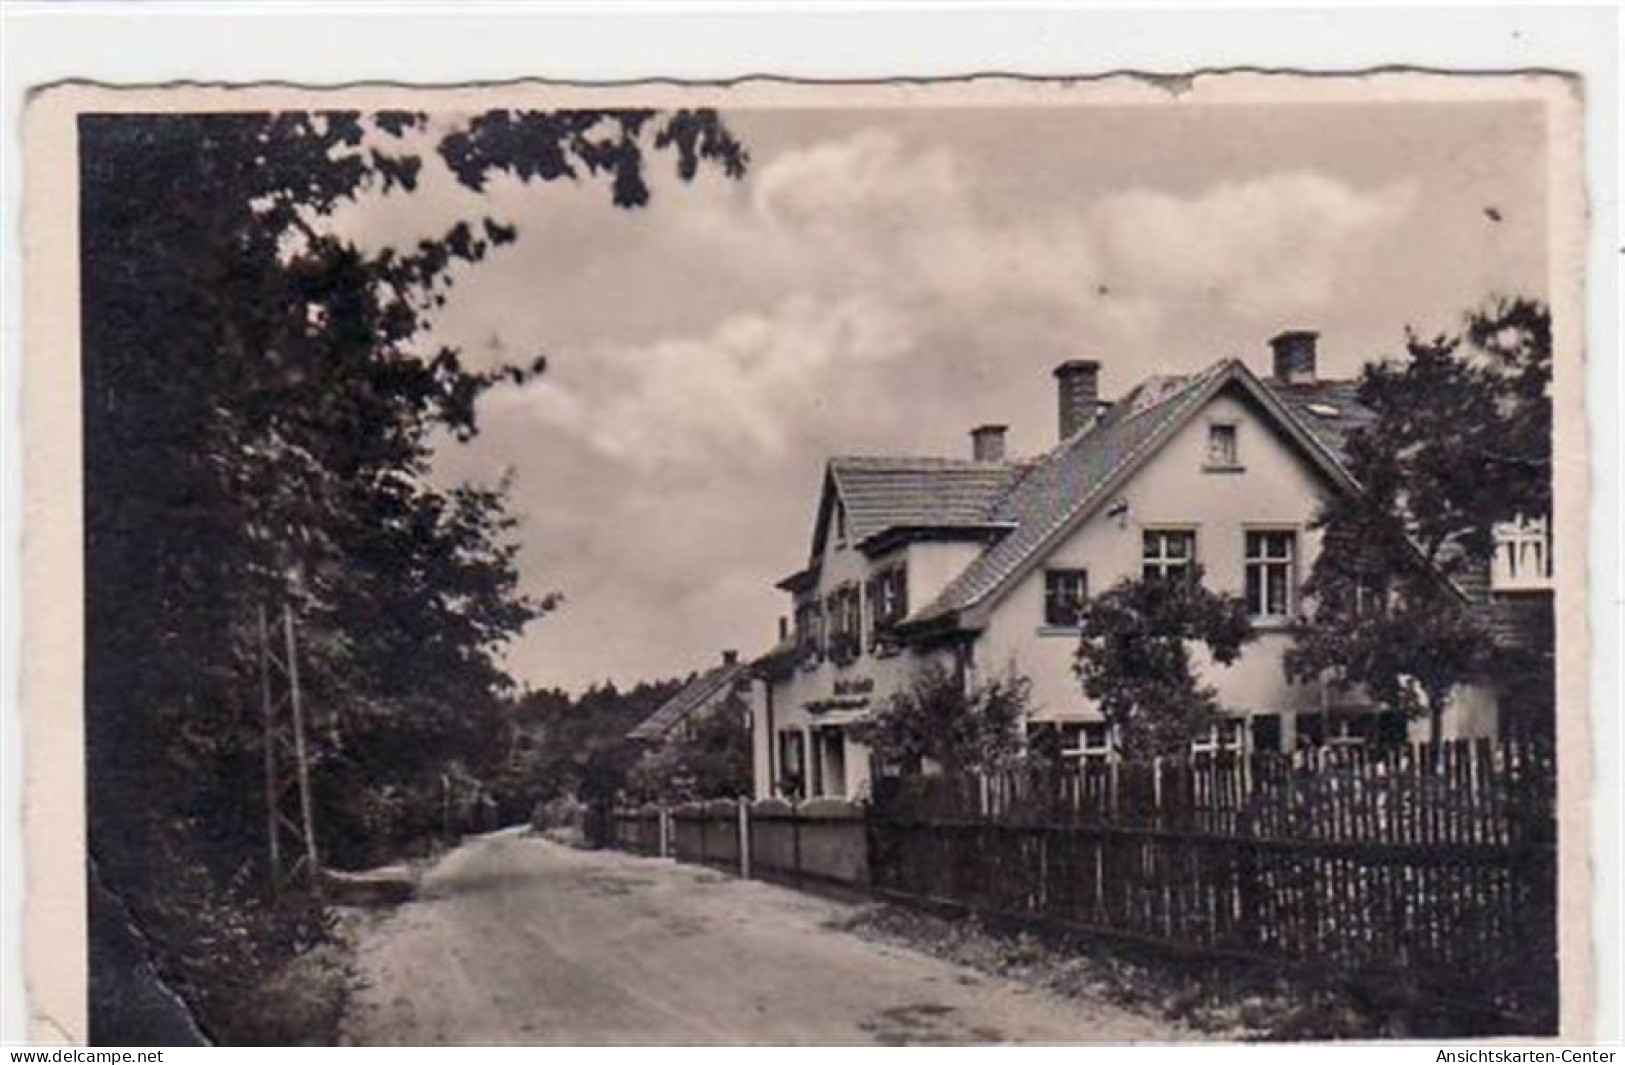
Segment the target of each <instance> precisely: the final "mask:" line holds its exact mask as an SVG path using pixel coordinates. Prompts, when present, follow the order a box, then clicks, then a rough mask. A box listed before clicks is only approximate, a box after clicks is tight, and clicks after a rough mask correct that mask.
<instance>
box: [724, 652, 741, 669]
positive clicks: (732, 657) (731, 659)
mask: <svg viewBox="0 0 1625 1065" xmlns="http://www.w3.org/2000/svg"><path fill="white" fill-rule="evenodd" d="M722 664H723V665H725V666H736V665H738V664H739V652H738V651H724V652H722Z"/></svg>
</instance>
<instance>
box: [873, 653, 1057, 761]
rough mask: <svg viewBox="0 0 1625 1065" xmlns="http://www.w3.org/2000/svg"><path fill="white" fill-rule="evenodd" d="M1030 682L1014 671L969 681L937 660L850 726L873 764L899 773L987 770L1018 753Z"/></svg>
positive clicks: (916, 672) (1029, 694)
mask: <svg viewBox="0 0 1625 1065" xmlns="http://www.w3.org/2000/svg"><path fill="white" fill-rule="evenodd" d="M1031 691H1032V683H1031V682H1030V681H1029V680H1028V679H1027V678H1026V677H1023V676H1021V675H1020V674H1019V673H1017V672H1016V670H1015V668H1014V667H1013V666H1012V667H1010V668H1007V669H1006V670H1005V671H1004V672H1003V673H1002V674H995V675H993V676H989V677H987V678H986V679H984V680H981V681H979V682H975V683H967V681H966V678H965V677H964V676H963V675H962V674H961V673H960V672H958V671H957V670H955V669H953V668H951V667H949V666H948V665H946V664H944V663H943V662H942V661H941V660H940V659H936V658H931V659H927V660H926V661H925V662H924V663H923V664H921V665H920V666H919V667H918V669H917V670H916V671H915V673H914V675H913V677H911V678H910V680H909V683H908V686H907V687H905V688H903V689H902V690H900V691H898V692H895V693H894V694H893V695H892V696H891V698H890V699H888V700H887V701H886V703H885V704H884V705H883V706H882V707H881V708H880V710H879V712H878V713H876V714H874V715H872V716H871V717H869V718H868V719H867V720H864V721H861V722H859V723H857V724H855V725H853V726H852V729H851V735H852V738H853V739H855V740H857V741H858V742H859V743H863V744H867V745H868V747H869V750H870V751H871V753H872V754H873V756H874V758H875V760H876V761H877V762H878V763H879V764H881V765H884V766H894V767H896V768H898V769H899V770H901V771H902V772H904V773H905V774H908V773H918V772H920V771H922V770H923V769H924V768H926V766H927V765H932V766H935V767H938V768H940V769H942V770H943V771H944V772H947V773H950V774H952V773H959V772H972V773H992V772H998V771H1000V770H1002V769H1007V768H1009V767H1010V766H1012V765H1013V764H1014V763H1015V762H1016V760H1017V759H1019V757H1020V755H1021V747H1022V743H1021V723H1022V721H1023V720H1024V719H1025V718H1026V716H1027V708H1028V704H1029V702H1030V701H1031Z"/></svg>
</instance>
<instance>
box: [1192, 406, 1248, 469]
mask: <svg viewBox="0 0 1625 1065" xmlns="http://www.w3.org/2000/svg"><path fill="white" fill-rule="evenodd" d="M1221 432H1228V433H1229V435H1230V449H1229V450H1230V454H1229V456H1228V457H1225V456H1222V455H1219V454H1216V453H1215V451H1214V442H1215V441H1216V440H1217V439H1218V436H1219V434H1220V433H1221ZM1202 469H1204V470H1206V471H1208V472H1210V473H1239V472H1240V471H1241V470H1243V469H1245V467H1244V466H1243V465H1242V463H1241V422H1239V421H1237V420H1235V419H1233V418H1216V419H1213V420H1211V421H1209V422H1208V423H1207V451H1206V454H1205V455H1204V457H1203V459H1202Z"/></svg>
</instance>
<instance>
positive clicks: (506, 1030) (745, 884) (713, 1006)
mask: <svg viewBox="0 0 1625 1065" xmlns="http://www.w3.org/2000/svg"><path fill="white" fill-rule="evenodd" d="M851 912H852V910H851V907H850V906H848V905H846V904H843V903H840V902H836V901H831V900H829V899H825V898H821V897H816V896H811V895H805V894H801V893H798V892H793V891H789V890H786V889H783V888H779V887H775V886H772V885H769V884H763V883H757V882H752V881H740V880H736V879H734V878H731V877H728V876H724V875H723V874H721V873H717V872H712V871H710V870H705V869H697V868H694V867H692V866H681V865H676V864H674V863H672V862H670V861H664V860H658V859H650V858H637V857H632V856H629V855H624V854H617V853H611V852H593V853H589V852H582V851H575V850H571V849H569V848H567V847H562V846H559V845H557V844H554V843H550V842H547V841H545V840H542V839H540V838H537V837H535V836H532V835H529V834H526V833H523V832H520V831H508V832H502V833H497V834H494V835H490V836H485V837H481V838H479V839H476V840H473V841H470V842H469V843H467V844H465V845H464V846H462V847H460V848H459V849H458V850H456V851H454V852H452V853H451V854H449V855H447V856H446V857H445V858H444V859H443V860H442V861H441V862H440V863H438V864H437V865H436V866H434V867H433V868H432V869H431V870H429V872H428V873H427V875H426V876H425V878H424V881H423V884H422V888H421V890H420V892H419V895H418V899H417V900H416V901H415V902H412V903H409V904H407V905H406V906H403V907H401V908H400V909H399V910H396V911H394V912H393V913H391V914H389V915H388V916H386V917H383V918H381V919H372V920H368V921H366V922H364V924H363V927H362V928H361V930H360V932H359V933H358V967H359V971H360V975H361V980H362V985H363V986H362V988H361V990H360V991H359V992H358V994H357V995H356V997H355V1000H354V1002H353V1003H352V1007H351V1010H350V1014H349V1018H348V1020H347V1023H346V1037H347V1041H349V1042H352V1043H361V1044H436V1045H441V1044H488V1043H504V1044H506V1043H555V1044H556V1043H585V1044H616V1043H622V1044H624V1043H632V1044H651V1043H658V1044H673V1043H675V1044H695V1043H700V1044H717V1043H724V1044H737V1043H746V1044H761V1043H772V1044H786V1043H799V1044H808V1043H812V1044H870V1043H878V1044H904V1043H939V1044H940V1043H953V1044H958V1043H989V1042H995V1043H997V1042H1011V1043H1080V1042H1093V1043H1120V1042H1131V1041H1158V1042H1160V1041H1167V1040H1171V1039H1179V1038H1181V1036H1182V1035H1183V1036H1184V1037H1185V1038H1189V1035H1188V1033H1181V1032H1180V1031H1178V1030H1176V1029H1173V1028H1170V1027H1169V1026H1168V1024H1167V1023H1166V1022H1164V1021H1161V1020H1155V1019H1152V1018H1148V1017H1141V1016H1137V1015H1135V1014H1132V1013H1128V1012H1126V1011H1124V1010H1123V1009H1121V1008H1120V1007H1117V1006H1114V1005H1111V1004H1109V1003H1105V1002H1100V1003H1092V1002H1087V1001H1081V1002H1080V1001H1078V1000H1075V999H1067V1000H1062V999H1059V998H1055V997H1052V996H1050V995H1047V994H1045V993H1043V992H1042V991H1038V990H1034V989H1031V988H1028V987H1024V986H1022V985H1019V984H1015V983H1012V982H1009V981H1005V980H1000V979H997V978H993V977H989V976H986V975H983V974H980V973H976V972H973V971H971V970H969V969H965V968H961V967H959V966H955V965H952V964H950V963H948V962H944V961H940V960H937V959H934V958H930V957H927V956H925V955H923V954H920V953H917V952H915V951H912V950H908V949H905V948H902V947H897V946H890V945H886V944H878V943H872V942H869V941H867V940H864V939H861V938H859V937H858V936H856V935H853V934H850V933H847V932H843V931H838V930H835V929H833V928H831V927H829V925H830V923H831V922H833V921H838V920H839V919H841V918H842V917H844V916H846V915H848V914H849V913H851Z"/></svg>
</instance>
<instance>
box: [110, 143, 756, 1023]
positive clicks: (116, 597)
mask: <svg viewBox="0 0 1625 1065" xmlns="http://www.w3.org/2000/svg"><path fill="white" fill-rule="evenodd" d="M514 117H517V118H518V119H519V122H520V129H519V130H518V132H516V133H505V134H503V135H501V136H498V135H497V134H495V133H487V132H486V131H485V130H484V126H485V124H486V123H490V122H492V121H493V120H492V119H491V118H490V117H489V116H487V117H485V118H483V119H477V120H475V122H474V123H473V124H472V125H471V126H470V127H469V128H468V129H467V130H466V131H464V132H463V133H461V134H459V135H458V136H457V137H456V138H453V139H452V140H450V141H448V142H446V143H444V144H442V145H440V151H441V152H442V154H443V155H444V156H445V157H446V158H447V160H448V161H450V162H451V163H452V165H453V166H455V167H457V168H458V170H457V172H458V174H459V176H460V177H462V178H463V180H464V181H466V182H470V183H471V184H476V185H477V184H478V181H477V180H476V175H485V174H489V173H491V172H494V171H498V170H501V171H507V172H509V173H513V174H516V175H518V176H519V177H522V178H526V179H533V180H537V181H548V180H553V179H555V178H558V177H563V176H574V175H575V173H577V171H575V170H571V169H568V168H567V169H565V170H563V171H557V170H555V169H554V168H553V167H552V164H551V163H545V162H543V161H545V160H551V159H554V158H556V157H558V156H562V157H563V158H565V159H566V160H575V161H576V162H577V163H578V164H579V165H580V168H581V169H580V171H579V172H580V173H582V174H583V175H586V176H592V175H599V174H605V173H612V175H613V195H614V197H615V200H616V202H617V203H620V204H622V205H627V206H631V205H637V204H642V203H644V202H646V201H647V199H648V190H647V188H646V186H645V185H644V184H643V178H642V170H641V162H642V158H643V155H642V149H641V148H639V147H638V145H639V144H640V143H641V142H644V141H653V142H654V147H656V148H659V147H662V146H666V147H669V148H671V149H672V151H673V153H674V154H675V155H676V157H677V162H678V166H679V170H680V171H681V172H682V173H683V174H684V175H685V176H686V175H691V174H692V173H693V172H694V169H695V166H696V165H697V161H698V160H702V159H703V160H707V161H710V160H715V161H719V162H721V163H723V164H724V166H725V167H726V169H727V170H728V171H729V172H730V173H737V172H738V171H739V169H740V168H741V167H742V166H743V164H744V161H745V156H744V152H743V150H742V149H741V148H740V147H739V146H738V145H737V144H736V143H734V142H733V141H732V139H731V138H730V137H729V136H728V135H727V132H726V130H725V129H724V128H723V127H722V126H721V124H720V122H719V120H718V119H717V118H716V116H715V115H710V114H705V113H700V114H692V115H690V114H678V115H653V114H650V115H646V116H644V117H643V118H642V119H641V120H640V121H639V122H638V123H637V124H636V126H635V127H634V126H629V125H628V124H627V122H626V120H625V119H624V118H623V117H622V116H619V115H593V114H587V113H571V114H565V115H550V116H541V117H537V118H534V119H530V118H527V117H526V116H514ZM603 130H610V131H612V132H611V133H610V134H607V135H606V134H604V133H601V132H600V131H603ZM605 136H608V139H609V140H610V141H612V142H613V145H614V149H613V151H609V154H607V155H606V154H605V152H606V149H604V148H603V147H602V146H601V144H600V140H602V139H603V138H604V137H605ZM427 137H428V132H427V127H426V124H425V122H424V118H423V116H421V115H416V114H408V113H399V112H392V113H386V114H380V115H376V116H365V115H361V114H358V113H354V112H327V113H319V114H317V113H275V114H268V113H256V114H214V115H90V116H85V117H84V118H82V119H81V126H80V158H81V161H82V162H81V175H80V177H81V190H80V192H81V200H80V220H81V234H82V240H83V244H82V299H83V318H82V331H83V332H82V350H83V375H84V376H83V416H84V427H85V438H84V446H85V454H84V474H85V477H84V483H85V496H84V501H85V530H86V588H87V599H86V625H87V630H86V651H87V669H86V682H87V688H86V694H87V714H88V720H87V756H88V759H89V766H88V769H89V774H88V776H89V780H90V794H89V796H88V799H89V812H90V846H91V849H92V852H93V853H94V854H95V855H96V857H97V859H98V861H99V865H100V869H101V873H102V877H103V880H104V881H105V883H106V885H107V888H108V890H109V891H111V892H113V893H114V894H115V895H117V896H118V897H121V898H123V899H124V900H125V902H126V903H127V904H128V905H129V908H130V911H131V913H132V915H133V916H134V917H135V919H136V920H137V921H138V922H140V923H141V924H142V926H143V927H144V928H145V929H147V931H148V933H149V936H150V939H151V941H152V943H153V944H154V948H155V950H157V951H158V952H159V954H160V956H159V958H158V961H159V968H160V969H161V970H162V971H163V972H164V974H165V975H166V976H167V977H168V978H170V979H172V980H174V981H175V982H176V983H177V984H179V985H180V986H181V987H182V989H183V991H185V992H186V993H187V994H188V997H190V998H191V999H192V1000H193V1002H194V1004H196V1005H198V1006H200V1007H201V1010H202V1013H203V1015H204V1018H205V1021H206V1023H207V1024H209V1025H211V1026H213V1027H214V1028H215V1031H214V1032H213V1033H212V1034H214V1035H215V1036H216V1037H221V1038H226V1039H231V1038H233V1037H234V1036H235V1035H240V1034H241V1029H238V1028H234V1024H235V1022H234V1021H233V1020H232V1018H233V1017H241V1016H243V1011H244V1009H245V1003H244V1001H243V997H242V994H241V993H240V989H234V986H235V985H233V984H232V982H231V981H230V980H227V979H225V978H224V977H223V976H222V974H223V973H225V972H228V971H235V972H239V973H242V974H249V975H248V976H246V977H245V979H248V980H250V981H251V980H252V974H256V973H259V972H263V971H264V969H265V967H266V966H267V965H268V964H269V963H270V961H271V960H272V959H274V958H275V957H277V956H285V955H286V954H287V953H288V952H289V951H291V950H293V949H296V948H297V947H298V945H299V943H301V942H308V940H309V939H310V937H311V935H314V934H317V933H319V925H320V922H319V920H318V921H316V922H315V923H314V924H311V923H310V922H297V921H289V920H286V919H283V918H279V917H277V916H276V915H274V914H271V913H270V912H269V911H266V910H264V908H263V906H259V907H256V903H257V902H258V901H259V900H258V894H259V892H260V890H261V885H262V884H263V870H262V869H261V868H260V864H259V863H260V861H261V855H262V852H263V848H264V838H263V833H264V824H265V811H264V807H263V797H262V795H261V793H260V783H259V782H260V773H261V753H260V726H259V709H258V705H257V693H258V686H257V676H256V664H257V644H256V611H257V610H258V609H259V608H261V607H266V608H269V609H270V610H272V611H275V610H277V609H278V608H279V607H280V605H281V604H282V603H283V602H287V603H289V604H290V605H291V607H292V608H293V610H294V612H295V615H296V617H297V619H298V625H299V633H300V638H301V648H300V650H301V662H300V666H301V669H302V671H303V673H304V680H305V682H306V689H307V694H308V701H309V705H310V706H311V708H312V713H313V717H314V720H313V722H312V725H313V728H312V734H313V742H314V758H315V765H316V779H317V781H318V786H317V794H318V806H319V810H318V817H317V820H318V824H319V826H320V828H321V830H322V834H323V846H324V848H325V849H326V851H327V857H328V858H329V859H330V860H331V861H333V862H334V863H335V864H339V865H355V864H363V863H366V862H370V861H374V860H377V859H378V858H379V857H381V856H383V855H384V854H387V853H389V852H391V851H392V850H393V849H395V848H398V847H400V846H402V845H404V844H407V843H409V842H410V841H411V840H412V839H413V838H414V837H417V836H420V835H421V834H422V833H423V832H424V831H426V830H427V828H428V825H429V822H430V820H431V819H430V818H429V817H428V816H427V815H426V813H425V810H426V809H427V808H429V807H430V806H433V807H435V808H438V806H439V799H440V794H441V789H442V778H443V777H444V776H445V774H446V773H447V771H448V770H450V769H452V768H453V767H456V768H458V771H459V772H467V771H472V772H474V773H475V774H476V775H477V774H478V772H479V771H480V767H482V766H487V765H489V764H490V763H491V761H492V759H493V752H494V751H500V750H501V749H502V748H501V740H502V738H503V736H504V729H505V727H506V718H505V716H504V709H503V708H504V700H505V699H506V698H507V688H508V681H507V679H506V677H505V676H504V674H503V672H502V670H501V667H500V660H499V653H500V651H501V649H502V647H503V646H504V644H505V643H506V642H507V641H508V640H509V639H510V638H512V637H513V636H514V635H515V634H516V633H517V632H518V631H519V630H520V629H521V628H522V627H523V626H524V625H525V624H526V623H527V622H528V621H530V620H532V619H533V618H535V617H537V616H539V615H540V614H542V613H544V612H546V611H547V610H549V609H552V608H553V607H554V606H555V605H556V601H555V600H554V599H553V598H552V597H542V598H534V597H531V596H527V595H526V594H524V593H523V592H522V591H521V590H520V588H519V584H518V578H517V574H516V571H515V568H514V551H515V548H514V545H513V543H512V540H511V538H510V535H509V534H510V532H511V528H512V524H513V522H512V519H511V518H510V517H509V515H508V513H507V511H506V509H505V505H504V486H502V485H497V486H493V487H481V486H461V487H453V488H445V487H441V486H437V485H436V484H434V483H433V482H432V481H431V480H430V478H429V477H428V460H429V456H430V448H431V446H432V444H433V442H434V441H435V439H436V438H437V436H438V435H440V434H445V433H449V434H450V435H452V436H455V437H459V438H464V439H466V438H468V437H471V436H473V435H474V433H475V432H476V431H477V427H478V423H477V418H476V404H477V400H478V398H479V396H480V395H481V394H482V393H484V392H485V391H486V390H488V389H489V388H491V387H493V386H495V385H497V384H499V383H502V382H505V381H523V380H525V379H526V378H527V377H529V376H530V375H532V374H534V373H538V372H540V371H541V369H542V362H541V360H540V359H535V360H532V361H531V362H530V363H529V364H527V365H515V366H504V367H497V368H494V369H490V370H479V371H476V370H472V369H470V368H469V367H467V366H465V365H464V364H463V362H462V359H461V356H460V355H459V353H458V352H456V351H454V350H450V349H441V350H438V351H433V352H424V351H422V350H420V346H421V343H422V337H423V335H424V330H425V327H426V325H427V324H428V319H429V316H430V315H431V314H432V313H433V311H434V309H435V308H436V307H438V306H440V305H442V304H443V303H444V302H445V298H446V289H447V288H448V287H449V286H450V285H451V283H452V281H453V278H454V276H455V275H456V274H457V273H458V271H460V270H462V269H466V268H467V267H469V266H471V265H472V264H475V263H478V262H479V261H480V260H481V259H483V258H484V257H485V256H486V255H488V254H489V253H490V252H491V250H492V249H493V248H495V247H496V246H498V245H501V244H503V243H506V242H508V241H511V240H513V239H515V238H516V237H517V235H518V234H517V231H516V230H515V229H514V227H512V226H510V225H506V224H504V223H502V222H500V221H499V220H496V219H479V220H475V221H470V222H461V223H458V224H457V225H455V226H453V227H452V228H451V229H450V230H449V231H447V232H446V233H444V234H443V235H441V236H440V237H439V238H438V239H433V240H424V241H422V242H420V243H418V244H417V245H416V246H415V247H412V248H406V249H388V250H385V251H382V252H380V253H378V254H375V255H369V254H366V253H363V252H362V251H360V250H359V249H357V248H356V247H355V246H354V245H352V244H350V243H348V242H346V241H343V240H341V239H338V238H336V237H334V236H332V235H331V233H330V230H329V228H328V227H327V226H326V225H325V219H326V218H327V217H328V216H329V215H331V214H332V213H333V212H334V211H336V210H338V209H340V208H342V207H343V206H344V205H345V204H347V203H349V202H351V201H353V200H354V199H356V198H357V197H360V196H364V195H368V194H371V193H375V192H381V191H388V190H395V191H398V192H410V191H411V190H413V189H414V188H415V187H416V185H417V181H418V176H419V173H420V170H421V166H422V160H421V158H420V156H419V155H418V154H417V152H418V149H417V148H415V147H414V144H421V143H422V142H423V141H424V140H425V139H426V138H427ZM414 138H415V139H414ZM228 932H229V934H227V933H228ZM217 933H219V934H217ZM95 978H97V974H93V979H95ZM246 1008H251V1007H246ZM127 1034H128V1033H127ZM97 1037H98V1038H101V1037H102V1035H101V1034H100V1033H98V1034H97Z"/></svg>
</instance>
